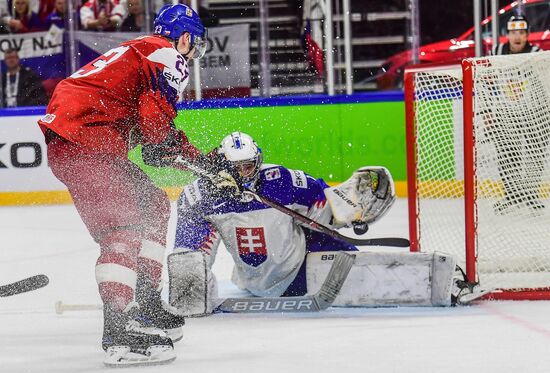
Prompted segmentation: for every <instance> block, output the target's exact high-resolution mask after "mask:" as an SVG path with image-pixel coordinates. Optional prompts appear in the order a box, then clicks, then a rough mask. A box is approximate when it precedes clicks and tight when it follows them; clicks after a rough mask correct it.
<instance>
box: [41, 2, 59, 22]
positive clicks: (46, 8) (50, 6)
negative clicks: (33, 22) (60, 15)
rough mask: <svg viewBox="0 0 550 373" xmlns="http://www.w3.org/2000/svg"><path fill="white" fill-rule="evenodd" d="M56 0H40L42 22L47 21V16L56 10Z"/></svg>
mask: <svg viewBox="0 0 550 373" xmlns="http://www.w3.org/2000/svg"><path fill="white" fill-rule="evenodd" d="M55 1H56V0H39V1H38V17H39V18H40V21H41V22H45V21H46V18H48V16H49V15H50V14H52V12H53V11H54V10H55Z"/></svg>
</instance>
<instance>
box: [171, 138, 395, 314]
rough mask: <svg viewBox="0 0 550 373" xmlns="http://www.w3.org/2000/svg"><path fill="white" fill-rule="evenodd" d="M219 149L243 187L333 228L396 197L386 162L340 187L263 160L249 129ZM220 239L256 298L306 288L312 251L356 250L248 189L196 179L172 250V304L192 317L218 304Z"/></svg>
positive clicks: (182, 201) (236, 278)
mask: <svg viewBox="0 0 550 373" xmlns="http://www.w3.org/2000/svg"><path fill="white" fill-rule="evenodd" d="M215 152H217V153H218V156H221V157H223V158H225V159H226V160H228V161H230V162H232V163H233V164H234V165H236V167H237V168H238V170H239V172H240V173H241V176H242V177H243V180H244V182H245V187H246V188H249V189H251V190H254V191H255V192H257V193H258V194H260V195H263V196H265V197H268V198H270V199H271V200H274V201H276V202H278V203H280V204H283V205H285V206H287V207H290V208H291V209H293V210H295V211H297V212H299V213H302V214H303V215H306V216H308V217H309V218H312V219H314V220H316V221H318V222H320V223H321V224H323V225H326V226H329V227H332V228H341V227H345V226H349V227H351V226H354V225H356V226H358V227H361V226H364V225H365V224H370V223H373V222H375V221H376V220H378V219H380V218H381V217H382V216H383V215H384V214H385V213H386V212H387V211H388V209H389V208H390V206H391V205H392V204H393V202H394V200H395V191H394V185H393V181H392V178H391V175H390V173H389V171H388V170H386V169H385V168H383V167H366V168H361V169H359V170H358V171H357V172H355V173H354V174H353V176H352V178H351V179H350V181H348V182H347V184H345V185H343V187H340V189H335V188H330V187H329V186H328V185H327V184H326V183H325V182H324V181H323V180H322V179H316V178H314V177H312V176H310V175H308V174H306V173H305V172H303V171H301V170H291V169H287V168H285V167H283V166H278V165H270V164H264V163H263V157H262V151H261V149H260V148H259V147H258V145H257V144H256V142H254V140H253V139H252V138H251V137H250V136H248V135H246V134H244V133H240V132H234V133H232V134H231V135H229V136H227V137H226V138H224V139H223V141H222V143H221V145H220V147H219V148H218V149H217V150H215ZM346 187H347V190H346ZM221 241H223V242H224V244H225V246H226V248H227V250H228V251H229V253H230V254H231V256H232V258H233V261H234V264H235V267H234V271H233V276H232V280H233V282H234V283H235V284H236V285H237V286H238V287H239V288H241V289H244V290H247V291H249V292H250V293H251V294H253V295H255V296H259V297H277V296H299V295H304V294H306V293H307V292H308V289H307V282H306V260H305V259H306V256H307V254H308V253H312V252H327V251H339V250H351V251H356V250H357V248H356V247H354V246H352V245H349V244H347V243H345V242H342V241H339V240H337V239H334V238H332V237H329V236H327V235H325V234H323V233H320V232H317V231H313V230H310V229H306V228H304V227H302V226H300V224H299V223H297V222H296V221H294V220H293V219H292V217H290V216H288V215H286V214H284V213H282V212H280V211H278V210H275V209H273V208H270V207H268V206H266V205H264V204H262V203H261V202H259V201H257V200H255V199H253V198H252V197H250V196H249V195H247V194H246V193H244V194H243V195H242V196H240V197H235V198H234V197H228V196H227V195H221V194H219V192H217V190H216V189H215V188H212V187H211V185H210V182H209V181H208V180H207V179H205V178H199V179H198V180H196V181H195V182H194V183H192V184H190V185H187V186H186V187H185V188H184V190H183V192H182V193H181V196H180V198H179V201H178V222H177V228H176V237H175V250H174V254H171V255H170V256H169V259H168V268H169V274H170V283H171V288H170V303H171V304H172V305H173V306H176V307H178V308H179V309H181V310H183V311H184V312H186V313H187V314H191V315H196V314H202V313H209V312H211V311H212V310H213V308H214V307H215V299H216V281H215V278H214V276H213V274H212V272H211V268H212V265H213V263H214V259H215V256H216V252H217V250H218V246H219V244H220V242H221ZM203 264H204V265H203ZM176 283H177V284H178V285H177V286H174V284H176ZM205 294H206V296H205ZM205 300H207V302H206V303H205Z"/></svg>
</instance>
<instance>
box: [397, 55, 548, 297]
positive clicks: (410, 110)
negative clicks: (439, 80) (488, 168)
mask: <svg viewBox="0 0 550 373" xmlns="http://www.w3.org/2000/svg"><path fill="white" fill-rule="evenodd" d="M477 63H480V61H479V60H478V61H477ZM450 68H461V69H462V82H463V83H462V84H463V98H462V103H463V104H462V105H463V106H462V111H463V123H462V132H463V136H464V137H463V139H464V149H463V151H464V152H463V159H464V219H465V220H464V224H465V237H464V250H465V264H466V268H465V272H466V277H467V279H468V281H470V282H477V281H478V275H477V237H476V227H477V202H476V201H477V199H476V170H475V167H476V164H475V132H474V100H473V96H474V95H473V92H474V82H473V72H474V69H475V62H474V61H473V60H471V59H465V60H463V61H462V62H461V63H460V62H451V63H432V64H417V65H410V66H408V67H407V68H406V69H405V72H404V98H405V124H406V129H405V132H406V159H407V198H408V221H409V240H410V243H411V244H410V251H411V252H421V251H422V248H421V245H420V234H421V232H420V226H419V210H418V198H419V196H418V193H417V191H418V189H417V187H418V185H417V149H416V140H417V136H416V124H415V104H414V102H415V101H414V99H415V90H414V89H415V80H414V76H415V73H417V72H426V71H437V70H448V69H450ZM481 286H482V287H483V284H481ZM497 290H498V291H495V292H491V293H489V294H487V295H486V296H485V297H484V299H502V300H550V288H533V289H521V290H517V289H497Z"/></svg>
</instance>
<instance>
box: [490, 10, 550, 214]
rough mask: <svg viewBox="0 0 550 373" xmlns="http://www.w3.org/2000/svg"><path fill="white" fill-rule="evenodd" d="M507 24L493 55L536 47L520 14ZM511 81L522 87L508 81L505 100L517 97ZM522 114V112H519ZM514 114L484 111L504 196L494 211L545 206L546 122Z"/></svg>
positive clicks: (525, 20) (533, 49)
mask: <svg viewBox="0 0 550 373" xmlns="http://www.w3.org/2000/svg"><path fill="white" fill-rule="evenodd" d="M506 27H507V30H508V35H507V36H508V41H507V42H506V43H501V44H497V45H495V47H494V48H493V54H494V55H502V54H518V53H530V52H537V51H539V48H538V47H537V46H536V45H531V44H530V43H529V41H528V40H527V38H528V36H529V23H528V21H527V19H526V18H525V17H524V16H523V15H514V16H512V17H510V19H509V20H508V23H507V24H506ZM518 78H520V77H518ZM514 84H515V86H516V87H521V85H522V84H523V83H522V82H521V81H518V82H514V81H511V82H510V83H509V85H510V87H511V88H509V89H508V91H509V92H508V91H503V92H500V94H501V95H502V96H503V97H507V99H505V102H509V101H510V100H512V101H514V100H517V98H516V97H514V96H513V91H514V88H513V87H515V86H514ZM511 92H512V93H511ZM515 110H518V111H519V112H521V110H529V108H528V107H526V108H524V107H523V106H522V105H515ZM522 115H524V114H523V113H522ZM522 115H518V116H522ZM514 118H516V116H515V115H511V113H509V115H508V116H507V118H505V120H503V119H502V118H500V119H499V118H497V117H496V116H495V115H493V114H492V112H487V113H485V115H484V119H485V121H486V122H487V127H486V133H487V135H488V136H489V137H490V138H491V139H492V140H493V143H494V145H495V150H496V152H497V163H498V171H499V175H500V178H501V180H502V186H503V188H504V198H503V199H501V200H499V201H497V202H496V203H495V204H494V206H493V208H494V211H495V214H497V215H504V214H508V213H511V212H513V211H514V210H516V207H518V206H520V205H523V204H525V205H526V206H527V207H528V208H530V209H531V210H533V211H540V210H542V209H544V208H545V205H544V203H543V202H542V201H541V198H540V195H539V188H540V184H541V178H542V174H543V171H544V167H545V162H546V158H547V157H548V154H547V149H548V143H549V141H550V139H549V138H548V134H547V131H546V130H545V128H544V126H547V125H548V123H545V124H543V125H542V126H541V127H540V128H526V127H525V125H524V124H523V123H520V122H519V121H517V120H516V119H514ZM526 169H528V172H526ZM526 174H528V175H529V176H526Z"/></svg>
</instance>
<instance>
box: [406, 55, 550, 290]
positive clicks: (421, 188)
mask: <svg viewBox="0 0 550 373" xmlns="http://www.w3.org/2000/svg"><path fill="white" fill-rule="evenodd" d="M548 66H550V52H540V53H532V54H521V55H507V56H492V57H482V58H473V59H467V60H464V61H463V63H462V64H461V65H446V66H445V65H443V66H441V65H440V66H428V65H427V66H422V65H419V66H416V67H412V68H409V69H407V71H406V73H405V102H406V110H407V147H408V148H407V169H408V193H409V224H410V238H411V250H413V251H435V250H438V251H443V252H448V253H451V254H454V255H456V257H457V259H458V263H459V264H461V265H462V266H464V267H463V268H466V271H467V275H468V279H469V280H470V281H479V282H480V284H481V286H482V287H483V288H485V289H492V288H495V289H502V290H505V291H504V292H502V293H500V294H501V297H502V298H544V299H550V200H549V194H550V167H549V165H548V162H549V158H550V148H549V142H550V68H548Z"/></svg>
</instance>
